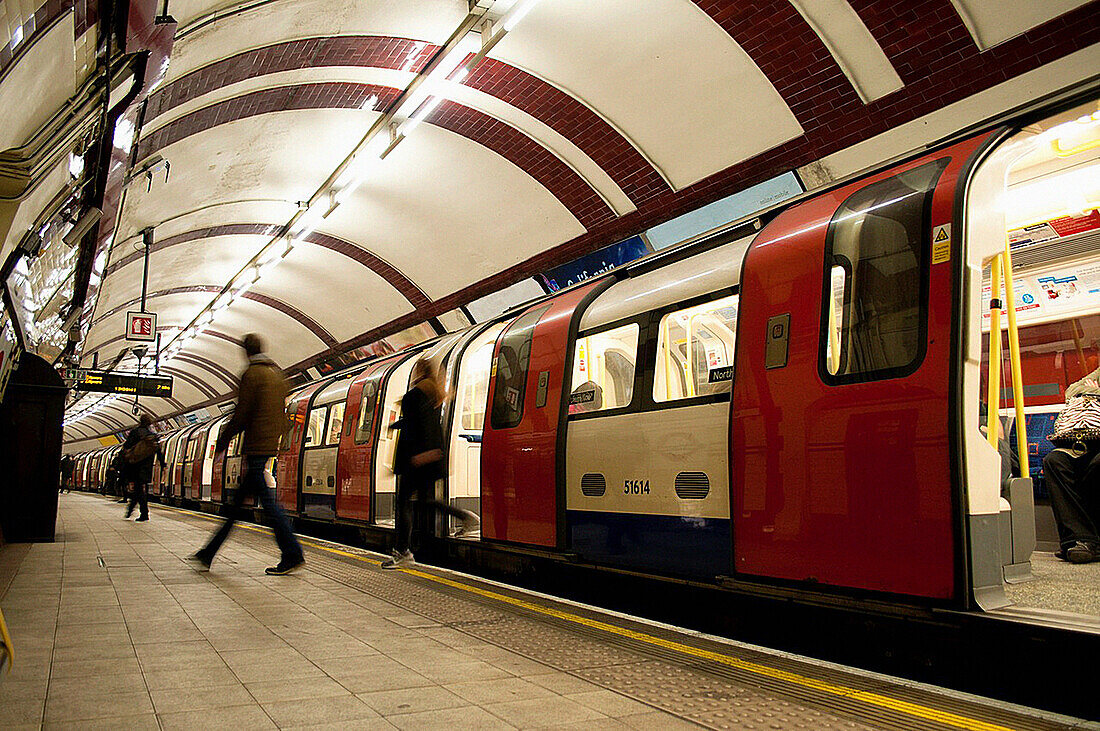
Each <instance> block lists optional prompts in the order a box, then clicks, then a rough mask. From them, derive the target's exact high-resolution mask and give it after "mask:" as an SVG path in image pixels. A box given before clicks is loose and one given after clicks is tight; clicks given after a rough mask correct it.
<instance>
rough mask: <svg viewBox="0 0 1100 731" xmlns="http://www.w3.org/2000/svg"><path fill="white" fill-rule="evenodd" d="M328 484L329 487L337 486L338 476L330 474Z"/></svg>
mask: <svg viewBox="0 0 1100 731" xmlns="http://www.w3.org/2000/svg"><path fill="white" fill-rule="evenodd" d="M328 486H329V487H336V478H335V477H333V476H332V475H329V476H328Z"/></svg>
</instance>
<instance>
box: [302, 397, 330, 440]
mask: <svg viewBox="0 0 1100 731" xmlns="http://www.w3.org/2000/svg"><path fill="white" fill-rule="evenodd" d="M326 410H327V409H325V407H324V406H322V407H320V408H317V409H313V410H312V411H310V412H309V423H308V424H306V443H305V446H307V447H313V446H316V445H318V444H320V443H321V436H322V435H323V433H324V431H325V411H326Z"/></svg>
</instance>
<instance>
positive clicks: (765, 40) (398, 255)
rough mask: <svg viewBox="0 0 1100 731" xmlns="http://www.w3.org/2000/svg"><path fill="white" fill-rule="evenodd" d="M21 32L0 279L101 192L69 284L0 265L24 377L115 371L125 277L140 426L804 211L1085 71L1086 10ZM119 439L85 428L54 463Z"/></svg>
mask: <svg viewBox="0 0 1100 731" xmlns="http://www.w3.org/2000/svg"><path fill="white" fill-rule="evenodd" d="M42 3H43V0H3V3H2V4H0V7H2V8H3V14H4V16H3V17H4V19H5V20H6V27H0V33H2V32H5V31H6V32H7V33H8V34H9V35H8V38H7V46H6V47H5V53H6V55H0V64H3V77H2V78H0V118H2V125H0V130H2V131H0V137H2V139H0V149H4V150H8V152H5V153H0V180H4V179H5V178H4V175H6V174H7V173H8V168H7V166H8V165H9V162H11V161H13V160H14V161H16V162H19V163H20V164H22V165H23V168H20V170H23V171H24V172H25V175H24V178H23V179H22V180H23V185H22V187H19V186H17V185H12V186H8V188H11V190H8V188H5V189H4V198H3V205H4V206H6V208H4V209H3V210H4V211H5V212H4V214H3V217H2V218H0V222H2V223H3V224H4V225H5V226H7V227H8V229H7V233H6V238H5V239H4V249H3V257H4V259H7V258H8V257H9V255H10V254H11V252H13V251H14V250H16V248H17V247H18V246H20V245H21V242H22V243H23V244H25V243H26V239H27V236H28V232H30V234H34V232H35V230H37V229H38V227H39V226H41V227H42V228H41V230H38V234H39V235H40V236H41V237H42V238H44V239H46V240H47V244H49V241H50V240H51V237H53V239H57V238H59V237H60V236H61V233H60V230H61V229H57V228H51V224H50V223H49V220H47V219H48V217H49V216H53V215H55V214H56V213H57V212H58V211H59V210H62V209H64V205H66V202H67V201H70V200H72V196H71V194H72V193H73V191H77V190H78V189H80V187H81V186H87V185H91V184H93V183H94V182H95V178H96V176H99V178H100V180H99V183H100V187H101V189H102V211H103V213H102V216H101V217H100V218H99V219H98V220H97V221H95V223H94V228H93V230H94V232H95V233H94V236H91V235H90V236H89V239H88V240H89V241H90V242H92V250H90V251H88V252H87V259H88V265H89V266H88V269H89V271H87V272H82V270H81V266H80V265H79V258H80V255H81V252H80V250H79V249H80V247H74V248H69V247H67V246H61V245H56V246H55V245H48V246H47V247H46V248H45V250H44V252H43V254H41V255H40V258H41V257H47V258H48V256H49V255H52V256H53V259H50V261H53V262H54V263H55V264H56V267H55V269H56V271H61V272H67V274H65V275H64V276H62V275H58V274H56V273H54V274H51V272H54V271H55V269H49V268H47V267H45V266H44V265H41V264H40V265H39V266H38V267H37V269H36V268H34V267H31V268H28V266H27V264H26V262H24V263H23V264H21V265H20V267H21V269H20V271H21V272H22V275H21V276H23V277H25V278H27V277H30V278H33V277H34V276H37V277H38V279H36V280H35V281H37V282H39V287H40V288H44V289H49V290H50V292H51V294H50V295H49V296H45V295H42V296H39V295H35V294H31V295H30V296H29V299H30V300H32V301H31V302H30V303H27V309H28V311H32V310H33V311H34V312H35V313H37V314H38V315H39V316H38V331H37V332H36V333H35V334H34V337H33V338H32V342H31V343H30V344H29V345H28V348H29V349H30V350H38V352H40V354H44V355H45V354H47V353H48V354H49V356H52V357H57V356H58V355H61V354H62V351H63V349H64V347H65V338H66V337H67V336H68V329H66V328H72V327H74V326H79V335H78V342H77V343H76V344H75V355H76V356H77V357H78V359H79V361H78V362H79V364H80V365H81V366H82V367H91V366H92V365H93V362H94V363H95V364H97V365H98V366H99V367H106V366H108V365H113V366H114V367H116V368H118V369H120V370H133V369H136V368H137V367H138V363H137V360H136V359H135V358H134V355H133V352H132V350H130V347H131V346H132V345H133V344H132V343H128V342H127V341H126V339H125V328H126V315H127V312H128V311H134V310H138V309H140V307H141V301H142V295H143V280H144V276H143V273H144V271H145V263H146V258H145V247H146V245H148V279H147V281H145V298H146V309H147V310H148V311H150V312H155V313H156V314H157V316H158V319H157V325H156V328H157V331H158V333H159V335H160V337H161V344H162V348H163V352H162V357H161V364H160V369H161V371H162V372H165V373H168V374H170V375H173V376H174V378H175V391H174V394H173V398H172V399H157V398H149V399H143V400H142V408H145V409H148V410H149V411H151V412H152V413H153V414H154V415H155V416H158V417H159V416H167V415H172V414H178V413H181V412H185V411H188V410H190V409H193V408H196V407H198V406H203V405H210V404H214V403H217V402H218V401H220V400H224V399H225V398H226V397H227V395H229V394H231V393H232V392H233V388H234V385H235V379H236V377H237V373H238V372H239V370H240V369H241V367H242V365H243V360H242V358H241V354H240V348H239V347H238V343H239V342H240V338H241V336H242V335H243V334H244V333H247V332H252V331H255V332H259V333H262V334H264V335H266V336H267V339H268V341H269V347H270V353H271V355H272V357H273V358H274V359H275V360H276V362H277V363H278V364H279V365H281V366H282V367H284V368H285V369H287V370H288V373H291V374H295V373H309V372H310V370H309V369H311V368H314V367H316V366H318V365H319V364H323V363H325V362H328V361H329V360H330V359H331V358H333V357H334V356H338V355H340V354H342V353H345V352H348V351H355V350H356V349H360V350H359V351H357V352H360V353H362V354H366V353H367V352H370V351H369V349H370V348H379V347H383V345H380V344H384V345H385V347H400V346H401V345H402V344H405V343H407V342H409V341H411V340H415V339H417V338H419V339H423V338H424V337H429V336H431V335H433V334H434V333H436V332H442V331H443V330H455V329H458V328H461V327H464V326H466V325H468V324H469V323H470V318H471V317H475V318H476V317H477V316H476V315H475V314H472V313H471V310H470V309H467V308H465V306H466V305H469V304H470V303H473V302H476V301H478V300H479V299H481V298H483V297H485V296H487V295H490V294H492V293H494V292H498V291H500V290H502V289H504V288H506V287H509V286H512V285H515V284H517V283H522V282H525V281H530V278H531V277H532V276H533V275H535V274H537V273H539V272H542V271H545V270H547V269H548V268H550V267H553V266H557V265H560V264H563V263H566V262H568V261H570V260H573V259H575V258H577V257H578V256H581V255H583V254H586V253H589V252H592V251H594V250H596V249H598V248H600V247H602V246H606V245H608V244H611V243H615V242H617V241H620V240H623V239H625V238H627V237H629V236H632V235H635V234H638V233H642V232H644V231H646V230H647V229H649V228H651V227H653V226H655V225H657V224H660V223H662V222H665V221H668V220H670V219H673V218H675V217H676V216H679V215H681V214H684V213H686V212H689V211H692V210H693V209H697V208H699V207H700V206H702V205H704V204H708V203H711V202H713V201H716V200H719V199H721V198H724V197H725V196H729V195H731V194H733V193H736V192H738V191H741V190H744V189H746V188H749V187H750V186H753V185H755V184H757V183H760V182H762V181H765V180H768V179H771V178H773V177H775V176H777V175H780V174H783V173H790V172H791V171H794V172H795V173H796V174H797V175H798V179H799V181H800V183H801V185H802V186H803V187H805V188H813V187H817V186H820V185H824V184H827V183H829V182H830V181H832V180H835V179H837V178H839V177H843V176H846V175H849V174H851V173H853V172H856V171H858V170H860V169H862V168H865V167H867V166H869V165H872V164H875V163H877V162H881V161H883V160H885V159H888V158H889V157H892V156H894V155H897V154H901V153H904V152H906V151H909V150H912V149H915V148H917V147H919V146H921V145H924V144H928V143H930V142H932V141H934V140H936V139H939V138H942V137H944V136H946V135H949V134H952V133H954V132H956V131H958V130H960V129H962V128H964V127H966V126H968V125H970V124H973V123H976V122H979V121H981V120H984V119H988V118H990V117H992V116H994V115H997V114H1000V113H1003V112H1005V111H1007V110H1010V109H1012V108H1014V107H1017V106H1020V105H1023V104H1025V103H1028V102H1030V101H1033V100H1035V99H1037V98H1039V97H1042V96H1044V95H1047V94H1052V93H1056V92H1058V91H1060V90H1063V89H1066V88H1069V87H1072V86H1073V85H1074V84H1079V83H1081V82H1082V81H1084V80H1086V79H1087V78H1088V77H1089V76H1091V75H1092V74H1094V73H1095V71H1096V69H1097V68H1100V50H1098V49H1100V46H1098V45H1097V44H1098V42H1100V22H1098V16H1100V13H1098V10H1100V3H1097V2H1081V1H1079V0H1018V1H1017V2H1012V3H1004V2H999V1H998V0H912V1H911V2H905V3H899V2H895V1H894V0H757V1H755V2H734V1H723V0H695V1H694V2H692V1H690V0H541V1H532V0H496V1H495V2H494V0H469V2H468V1H467V0H416V2H401V1H397V0H248V1H246V2H209V1H206V0H170V2H167V3H166V2H164V0H160V1H159V2H155V1H153V0H130V2H129V3H126V2H116V3H110V4H108V3H104V2H96V1H95V0H45V2H44V4H42ZM109 29H113V31H112V30H109ZM112 39H113V40H112ZM0 41H4V38H3V37H0ZM113 57H118V58H120V59H123V60H124V61H126V62H127V63H126V64H122V63H121V62H120V64H118V65H117V67H116V66H112V69H111V75H110V78H111V82H110V84H108V85H107V86H106V87H105V86H104V84H103V79H104V78H107V74H106V70H105V69H106V66H105V63H104V58H108V59H109V58H113ZM97 83H98V84H99V87H95V84H97ZM96 88H99V91H98V92H96V90H95V89H96ZM105 88H107V89H109V90H110V93H109V96H110V99H109V100H108V101H109V103H104V101H105V100H104V97H106V96H107V93H106V92H105V91H104V89H105ZM109 109H117V110H119V114H118V115H117V119H116V118H115V117H113V116H111V115H109V114H108V111H109ZM112 122H113V125H111V123H112ZM105 125H111V126H109V127H106V126H105ZM104 129H108V133H104V132H103V130H104ZM51 130H52V131H51ZM46 132H50V134H49V135H46ZM105 134H106V136H108V137H109V138H110V139H109V142H110V145H109V147H110V154H109V157H110V159H109V160H106V159H105V158H104V155H103V154H100V155H99V157H98V159H99V161H100V163H101V164H99V165H98V167H97V166H96V165H95V164H93V163H95V160H96V159H97V158H96V156H95V155H94V154H91V153H84V152H83V151H84V150H85V149H88V150H94V148H95V139H96V136H97V135H98V136H99V137H104V136H105ZM36 145H37V147H36ZM82 145H83V146H82ZM106 147H108V146H107V145H105V146H104V147H103V149H106ZM16 153H18V154H16ZM19 155H22V157H19ZM28 161H30V162H28ZM85 161H86V163H85ZM32 163H33V164H32ZM11 164H12V165H14V164H15V163H14V162H11ZM82 165H84V166H85V168H86V169H81V166H82ZM93 187H94V186H93ZM77 208H79V206H75V204H74V205H70V207H69V208H67V209H64V211H63V212H65V213H66V215H67V216H68V222H69V225H67V226H64V227H63V228H64V229H68V228H70V226H71V224H72V223H73V221H74V220H75V219H79V218H80V216H81V215H82V211H80V210H77ZM77 225H79V224H77ZM0 231H3V229H2V228H0ZM92 239H94V241H92ZM51 252H52V253H51ZM65 252H68V253H65ZM36 262H37V260H36ZM66 266H67V269H66ZM35 272H37V274H36V273H35ZM82 273H83V274H84V276H85V279H86V281H87V291H86V296H84V297H83V299H82V301H80V308H79V312H75V311H67V310H66V302H71V301H76V300H70V297H74V296H76V295H80V294H81V293H83V292H84V290H83V287H84V285H83V283H82V282H81V274H82ZM51 277H52V278H51ZM66 277H67V279H65V278H66ZM63 279H64V281H62V280H63ZM27 281H30V279H28V280H27ZM51 288H52V289H51ZM74 290H75V292H74ZM524 291H526V290H524ZM54 292H56V293H57V296H54V294H53V293H54ZM525 296H526V295H525ZM49 297H53V300H55V301H54V303H53V304H52V305H51V304H50V303H49V302H47V300H48V299H49ZM77 299H79V298H77ZM15 304H16V306H24V304H23V303H15ZM50 307H53V308H54V309H55V310H57V311H56V312H52V311H51V313H47V312H46V310H48V309H49V308H50ZM497 311H499V307H498V308H497ZM32 319H33V318H32ZM387 338H388V340H386V339H387ZM147 361H148V356H147V358H146V362H147ZM314 372H315V371H314ZM132 422H133V416H132V415H131V413H130V404H129V403H122V402H121V401H119V402H114V403H113V402H111V401H109V400H106V401H104V402H102V403H101V402H100V399H99V398H98V397H96V398H93V397H90V396H85V397H84V398H83V399H80V400H78V401H76V402H74V403H73V404H72V405H71V406H70V410H69V416H68V419H67V422H66V435H65V438H66V440H67V441H70V442H72V441H80V440H85V439H90V438H94V437H98V436H100V435H104V434H109V433H112V432H117V431H119V430H120V429H122V428H124V427H125V426H127V425H128V424H130V423H132Z"/></svg>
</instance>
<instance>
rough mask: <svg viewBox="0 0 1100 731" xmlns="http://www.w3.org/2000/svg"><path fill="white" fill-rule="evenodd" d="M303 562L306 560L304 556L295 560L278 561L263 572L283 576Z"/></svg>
mask: <svg viewBox="0 0 1100 731" xmlns="http://www.w3.org/2000/svg"><path fill="white" fill-rule="evenodd" d="M305 562H306V560H305V559H304V558H299V559H297V560H295V561H280V562H279V565H278V566H271V567H269V568H268V569H267V570H266V571H264V573H265V574H268V575H269V576H283V575H285V574H289V573H290V572H291V571H293V570H294V569H296V568H298V567H299V566H301V565H302V564H304V563H305Z"/></svg>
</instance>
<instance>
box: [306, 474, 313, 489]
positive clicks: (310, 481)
mask: <svg viewBox="0 0 1100 731" xmlns="http://www.w3.org/2000/svg"><path fill="white" fill-rule="evenodd" d="M312 485H313V475H306V487H312Z"/></svg>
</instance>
